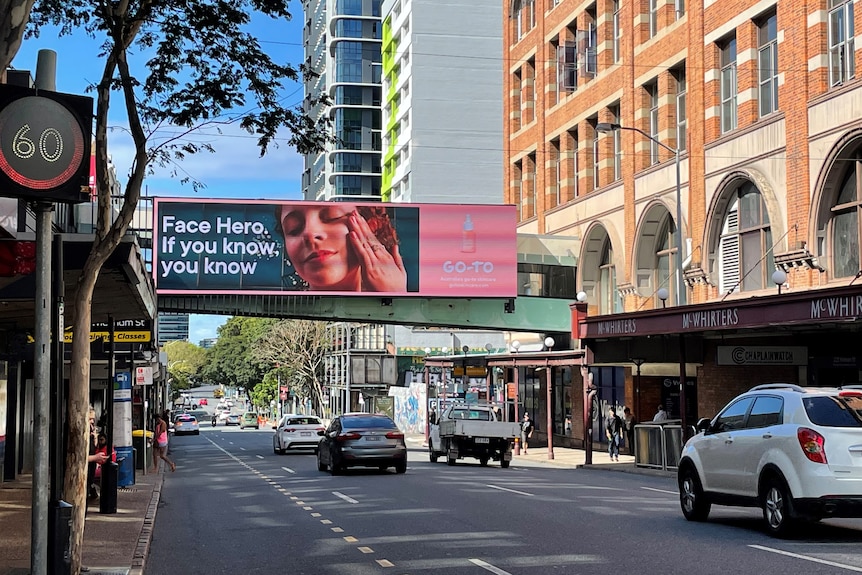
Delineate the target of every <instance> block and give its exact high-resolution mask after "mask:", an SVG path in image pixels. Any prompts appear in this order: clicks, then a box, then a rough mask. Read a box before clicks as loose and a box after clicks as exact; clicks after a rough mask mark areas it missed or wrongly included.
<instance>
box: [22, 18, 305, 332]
mask: <svg viewBox="0 0 862 575" xmlns="http://www.w3.org/2000/svg"><path fill="white" fill-rule="evenodd" d="M290 10H291V13H292V15H293V18H292V20H290V21H288V22H281V21H279V22H276V21H272V20H270V19H268V18H257V19H255V20H254V21H253V23H252V25H251V26H250V27H249V31H250V32H251V33H252V34H254V35H255V36H256V37H257V38H258V40H259V41H260V43H261V46H262V47H263V49H264V50H266V51H267V52H268V53H269V54H270V56H272V57H273V58H274V59H277V60H280V61H283V62H290V63H291V64H294V65H295V66H298V65H299V64H300V63H301V62H302V60H303V57H302V25H303V21H304V18H303V14H302V4H301V3H300V2H298V1H293V2H291V3H290ZM99 45H100V41H97V40H93V39H91V38H89V37H88V36H87V35H86V34H83V33H77V34H73V35H71V36H64V37H62V38H60V37H58V36H57V33H56V31H55V30H51V29H43V30H42V33H41V34H40V37H39V38H33V39H29V40H25V41H24V42H23V44H22V46H21V49H20V50H19V52H18V54H17V56H16V57H15V60H14V61H13V62H12V66H13V67H14V68H16V69H20V70H30V71H31V73H32V74H33V75H35V71H36V60H37V54H38V52H39V50H42V49H49V50H54V51H56V52H57V91H58V92H67V93H72V94H84V93H85V90H86V88H87V86H88V85H89V84H92V83H95V82H96V80H97V79H98V78H99V77H100V76H101V73H102V67H103V62H102V60H100V59H99V56H98V53H99ZM143 62H144V56H142V55H137V56H136V55H135V54H131V55H130V66H131V68H132V71H133V72H135V71H139V70H141V68H142V66H143ZM283 95H284V98H285V100H284V104H285V105H294V104H298V103H299V102H301V101H302V97H303V90H302V86H301V84H289V85H286V86H285V87H284V90H283ZM238 111H239V110H238ZM109 122H110V124H111V125H112V126H117V127H119V128H122V127H125V126H127V125H128V122H127V121H126V116H125V109H124V108H123V107H122V102H121V100H119V99H118V98H116V96H115V97H114V98H113V100H112V108H111V112H110V114H109ZM198 137H199V138H200V139H202V140H206V141H208V142H209V143H211V144H212V145H213V147H214V148H215V149H216V153H215V154H209V153H203V154H200V155H198V156H196V157H190V158H187V159H186V160H185V161H184V162H183V163H182V164H181V170H183V171H185V172H187V173H188V174H189V175H190V176H192V177H194V178H195V179H197V180H199V181H201V182H203V183H204V184H205V185H206V189H204V190H202V191H201V192H198V193H195V192H194V191H193V189H192V187H191V185H188V184H187V185H182V184H181V183H180V181H179V179H172V178H171V177H170V176H169V174H168V173H167V172H164V173H157V174H156V175H155V176H152V177H149V178H148V179H147V180H146V183H145V189H144V190H142V193H144V194H145V195H149V196H182V197H202V198H211V197H218V198H222V197H224V198H230V197H236V198H263V199H300V198H301V177H302V158H301V157H300V156H299V155H297V154H296V153H295V152H294V151H293V149H292V148H289V147H288V146H287V145H284V144H282V145H281V146H280V147H279V148H277V149H276V148H274V147H271V148H270V151H269V153H268V154H267V155H266V156H264V157H263V158H260V157H259V156H260V154H259V150H258V148H257V146H256V139H255V138H254V137H253V136H250V135H249V134H247V133H245V132H243V131H242V130H240V129H238V128H235V127H228V128H225V129H224V130H223V134H221V135H219V134H217V133H216V130H215V129H213V128H208V129H206V130H205V133H204V134H202V135H200V136H198ZM108 142H109V144H108V145H109V150H108V153H109V154H110V155H111V157H112V159H113V162H114V164H115V166H116V168H117V174H118V175H119V176H120V177H121V179H122V178H123V175H124V174H127V173H128V171H129V169H130V167H131V158H132V154H131V150H132V146H131V144H130V141H129V139H128V137H127V136H126V135H125V132H124V131H123V130H122V129H116V130H112V131H111V132H109V134H108ZM226 320H227V318H226V317H224V316H192V321H191V325H190V334H189V339H190V341H192V342H193V343H198V342H199V341H200V340H201V339H204V338H207V337H215V335H216V328H217V327H218V326H219V325H221V324H222V323H224V322H225V321H226Z"/></svg>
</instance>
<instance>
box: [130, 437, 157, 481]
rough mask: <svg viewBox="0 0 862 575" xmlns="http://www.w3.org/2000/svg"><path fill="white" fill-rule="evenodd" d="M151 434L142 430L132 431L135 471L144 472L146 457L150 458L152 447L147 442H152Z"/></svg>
mask: <svg viewBox="0 0 862 575" xmlns="http://www.w3.org/2000/svg"><path fill="white" fill-rule="evenodd" d="M152 438H153V432H152V431H147V432H146V433H145V432H144V430H143V429H136V430H134V431H132V447H133V448H134V449H135V452H136V453H137V456H136V457H135V462H134V463H135V465H134V467H135V469H140V470H141V471H146V469H147V468H146V465H147V459H148V458H147V455H149V456H150V458H152V449H153V447H152V445H151V444H150V443H148V441H149V440H152Z"/></svg>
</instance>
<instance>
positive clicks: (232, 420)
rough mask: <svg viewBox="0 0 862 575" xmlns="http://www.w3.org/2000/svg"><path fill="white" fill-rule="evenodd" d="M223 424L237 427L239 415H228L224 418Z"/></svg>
mask: <svg viewBox="0 0 862 575" xmlns="http://www.w3.org/2000/svg"><path fill="white" fill-rule="evenodd" d="M224 424H225V425H239V424H240V419H239V414H238V413H231V414H228V416H227V417H225V420H224Z"/></svg>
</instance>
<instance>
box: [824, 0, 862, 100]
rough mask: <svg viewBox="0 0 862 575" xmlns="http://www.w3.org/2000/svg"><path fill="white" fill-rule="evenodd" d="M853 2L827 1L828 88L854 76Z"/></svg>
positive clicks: (845, 0)
mask: <svg viewBox="0 0 862 575" xmlns="http://www.w3.org/2000/svg"><path fill="white" fill-rule="evenodd" d="M855 36H856V33H855V29H854V25H853V1H852V0H829V39H828V42H829V86H838V85H840V84H843V83H844V82H846V81H847V80H849V79H851V78H853V77H855V76H856V48H855V45H856V42H855Z"/></svg>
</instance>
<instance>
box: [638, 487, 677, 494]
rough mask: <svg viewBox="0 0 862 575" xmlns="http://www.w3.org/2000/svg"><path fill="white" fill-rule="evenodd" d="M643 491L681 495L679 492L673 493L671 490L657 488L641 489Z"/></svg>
mask: <svg viewBox="0 0 862 575" xmlns="http://www.w3.org/2000/svg"><path fill="white" fill-rule="evenodd" d="M641 489H646V490H647V491H655V492H656V493H670V494H671V495H679V492H678V491H671V490H669V489H656V488H655V487H641Z"/></svg>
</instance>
